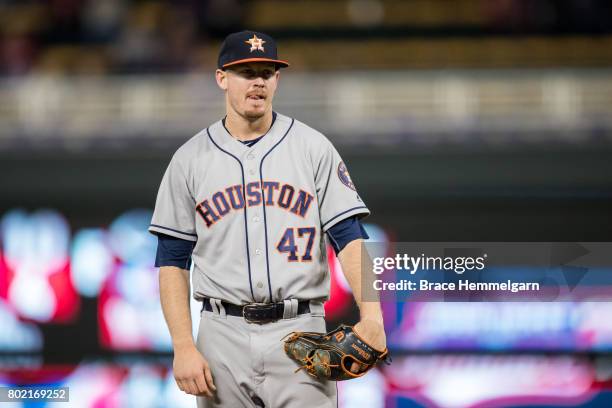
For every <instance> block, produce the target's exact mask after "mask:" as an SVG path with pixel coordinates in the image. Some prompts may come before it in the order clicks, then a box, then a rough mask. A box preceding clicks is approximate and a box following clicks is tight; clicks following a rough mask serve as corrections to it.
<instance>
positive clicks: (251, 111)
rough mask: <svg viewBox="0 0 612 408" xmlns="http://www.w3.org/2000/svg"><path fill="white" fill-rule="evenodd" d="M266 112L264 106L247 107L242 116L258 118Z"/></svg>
mask: <svg viewBox="0 0 612 408" xmlns="http://www.w3.org/2000/svg"><path fill="white" fill-rule="evenodd" d="M265 114H266V107H265V106H263V105H262V106H257V107H249V108H247V109H245V111H244V116H246V117H247V118H249V119H259V118H261V117H262V116H264V115H265Z"/></svg>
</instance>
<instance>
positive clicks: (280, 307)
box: [202, 298, 310, 324]
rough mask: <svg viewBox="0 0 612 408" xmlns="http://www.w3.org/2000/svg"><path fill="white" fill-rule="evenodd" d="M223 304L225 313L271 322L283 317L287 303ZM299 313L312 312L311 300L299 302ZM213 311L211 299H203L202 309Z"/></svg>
mask: <svg viewBox="0 0 612 408" xmlns="http://www.w3.org/2000/svg"><path fill="white" fill-rule="evenodd" d="M221 305H223V308H224V309H225V313H226V314H228V315H230V316H240V317H244V320H246V321H247V322H249V323H259V324H263V323H270V322H274V321H276V320H280V319H282V318H283V315H284V313H285V304H284V303H283V302H278V303H249V304H246V305H243V306H239V305H235V304H233V303H227V302H224V301H221ZM297 309H298V310H297V314H298V315H301V314H304V313H310V301H308V300H300V301H299V302H298V308H297ZM204 310H206V311H209V312H212V306H211V305H210V299H209V298H204V299H202V311H204Z"/></svg>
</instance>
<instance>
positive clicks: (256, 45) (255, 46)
mask: <svg viewBox="0 0 612 408" xmlns="http://www.w3.org/2000/svg"><path fill="white" fill-rule="evenodd" d="M245 43H247V44H249V45H250V46H251V52H253V51H256V50H259V51H264V47H263V45H264V44H265V43H266V42H265V41H264V40H262V39H261V38H257V36H256V35H255V34H253V38H250V39H249V40H247V41H245Z"/></svg>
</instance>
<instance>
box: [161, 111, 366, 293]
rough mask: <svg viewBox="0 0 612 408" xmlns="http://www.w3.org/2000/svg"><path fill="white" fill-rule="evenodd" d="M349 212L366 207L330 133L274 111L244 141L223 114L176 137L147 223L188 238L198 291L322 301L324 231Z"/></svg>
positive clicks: (326, 288) (325, 283)
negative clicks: (257, 134)
mask: <svg viewBox="0 0 612 408" xmlns="http://www.w3.org/2000/svg"><path fill="white" fill-rule="evenodd" d="M357 214H358V215H367V214H369V210H368V208H367V207H366V206H365V204H364V203H363V201H362V200H361V198H360V197H359V195H358V194H357V191H356V189H355V186H354V184H353V182H352V181H351V178H350V176H349V173H348V171H347V168H346V166H345V165H344V163H343V162H342V159H341V158H340V155H339V154H338V152H337V151H336V149H335V148H334V147H333V146H332V144H331V143H330V142H329V140H328V139H327V138H326V137H325V136H323V135H322V134H321V133H319V132H317V131H316V130H314V129H312V128H310V127H308V126H306V125H305V124H303V123H301V122H299V121H297V120H295V119H292V118H289V117H287V116H283V115H280V114H277V117H276V120H275V121H274V124H273V125H272V127H271V128H270V130H269V131H268V133H267V134H266V135H265V136H264V137H263V138H262V139H261V140H260V141H259V142H257V143H256V144H255V145H253V146H252V147H248V146H246V145H244V144H243V143H241V142H240V141H238V140H236V139H235V138H233V137H232V136H231V135H230V134H229V133H228V132H227V130H226V129H225V127H224V126H223V123H222V122H221V121H218V122H216V123H214V124H213V125H212V126H210V127H209V128H207V129H205V130H203V131H201V132H200V133H198V134H197V135H195V136H194V137H193V138H191V139H190V140H189V141H187V142H186V143H185V144H184V145H183V146H181V147H180V148H179V149H178V150H177V151H176V153H175V154H174V156H173V157H172V160H171V162H170V165H169V166H168V168H167V170H166V173H165V175H164V177H163V180H162V182H161V186H160V188H159V192H158V195H157V202H156V205H155V211H154V214H153V219H152V221H151V226H150V227H149V231H151V232H154V233H163V234H167V235H171V236H174V237H178V238H182V239H186V240H190V241H195V242H196V244H195V248H194V250H193V255H192V260H193V263H194V272H193V273H194V275H193V285H194V296H195V298H196V299H201V298H202V297H213V298H217V299H223V300H225V301H227V302H230V303H234V304H245V303H251V302H278V301H282V300H283V299H293V298H295V299H298V300H314V299H321V300H325V299H327V298H328V296H329V271H328V265H327V256H326V255H327V253H326V250H325V240H324V233H325V232H326V231H327V230H328V229H329V228H331V227H332V226H334V225H335V224H337V223H338V222H340V221H342V220H343V219H345V218H347V217H350V216H353V215H357Z"/></svg>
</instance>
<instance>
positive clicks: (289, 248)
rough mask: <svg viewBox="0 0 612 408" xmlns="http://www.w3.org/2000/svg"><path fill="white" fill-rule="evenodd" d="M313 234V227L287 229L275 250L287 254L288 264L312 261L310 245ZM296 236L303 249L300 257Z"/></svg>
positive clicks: (312, 240) (312, 241) (314, 229)
mask: <svg viewBox="0 0 612 408" xmlns="http://www.w3.org/2000/svg"><path fill="white" fill-rule="evenodd" d="M315 232H316V228H315V227H302V228H298V227H289V228H287V229H286V230H285V233H284V234H283V236H282V238H281V239H280V241H279V242H278V244H277V245H276V249H278V251H279V252H282V253H287V261H289V262H298V261H299V262H309V261H312V244H313V243H314V236H315ZM296 236H297V238H298V241H299V242H300V246H302V248H304V249H303V252H302V253H301V255H300V254H299V253H300V252H301V251H300V249H299V248H298V244H296ZM302 244H303V245H302Z"/></svg>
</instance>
